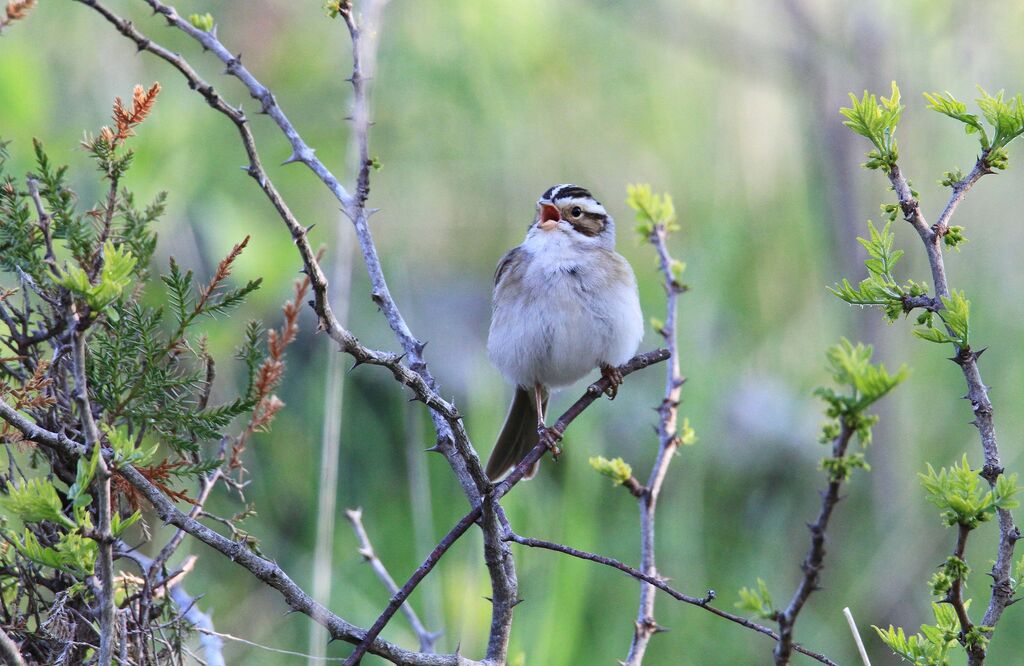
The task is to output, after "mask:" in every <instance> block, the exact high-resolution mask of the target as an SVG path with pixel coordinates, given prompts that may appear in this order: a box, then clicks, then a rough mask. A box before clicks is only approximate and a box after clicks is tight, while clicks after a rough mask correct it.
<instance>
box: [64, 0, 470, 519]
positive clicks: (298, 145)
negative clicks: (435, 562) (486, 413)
mask: <svg viewBox="0 0 1024 666" xmlns="http://www.w3.org/2000/svg"><path fill="white" fill-rule="evenodd" d="M77 1H78V2H83V3H85V4H88V5H90V6H96V5H97V3H96V2H95V0H77ZM145 1H146V3H147V4H149V6H150V7H152V8H153V11H155V12H157V13H159V14H162V15H163V16H164V17H165V18H166V19H167V22H168V24H169V25H172V26H174V27H176V28H178V29H179V30H181V31H183V32H185V33H186V34H188V35H189V36H190V37H192V38H193V39H195V40H196V41H197V42H199V43H200V44H201V45H202V46H203V48H204V49H206V50H209V51H211V52H212V53H213V54H214V55H215V56H216V57H217V58H218V59H220V61H221V62H222V63H224V65H225V66H226V73H227V74H229V75H231V76H234V77H235V78H237V79H238V80H239V81H241V82H242V84H243V85H245V87H246V88H247V89H248V91H249V94H250V95H251V96H252V97H253V98H255V99H257V100H259V102H260V104H261V112H263V113H266V114H267V115H269V116H270V117H271V119H273V120H274V122H275V123H276V124H277V126H278V128H279V129H280V130H281V132H282V133H283V134H284V135H285V137H286V138H287V139H288V141H289V143H291V146H292V154H291V156H289V157H288V159H287V160H285V164H288V163H292V162H301V163H302V164H305V165H306V166H307V167H308V168H309V169H310V170H311V171H313V173H315V174H316V176H317V177H318V178H319V179H320V181H321V182H323V184H324V185H325V186H326V187H327V188H328V189H329V190H330V191H331V193H332V194H333V195H334V197H335V198H336V199H337V200H338V202H339V203H340V204H341V208H342V211H343V212H344V213H345V214H346V215H347V216H348V217H349V219H351V220H352V224H353V226H354V228H355V231H356V237H357V239H358V241H359V247H360V249H361V251H362V254H363V261H364V264H365V265H366V269H367V272H368V274H369V277H370V286H371V297H372V299H373V301H374V303H376V304H377V306H378V307H379V308H380V309H381V312H382V313H383V314H384V317H385V319H387V321H388V325H389V326H390V327H391V330H392V331H393V332H394V334H395V336H396V337H397V338H398V340H399V342H400V344H401V346H402V350H403V351H404V356H405V357H406V358H407V359H408V364H409V368H410V369H411V371H412V372H411V373H410V374H412V375H413V376H414V377H415V378H416V379H415V380H413V379H412V378H411V377H408V376H406V377H405V379H406V381H403V382H402V383H405V384H406V385H410V384H408V383H407V382H408V381H416V382H417V383H418V384H419V383H422V386H421V387H419V388H420V390H417V389H416V388H413V387H412V386H411V385H410V388H413V390H414V392H415V393H416V399H417V400H421V401H423V402H425V403H426V404H427V406H428V407H430V408H431V418H432V419H433V421H434V426H435V429H436V430H437V435H438V447H439V449H438V450H439V451H440V452H441V453H443V454H444V455H445V457H446V458H447V459H448V462H449V464H450V465H451V466H452V468H453V470H454V471H455V473H456V475H457V476H458V477H459V480H460V482H461V483H462V485H463V490H464V491H465V492H466V495H467V497H468V498H469V500H470V502H471V503H476V502H478V501H479V499H480V494H481V492H482V490H483V489H484V488H486V487H487V485H488V480H487V476H486V474H484V471H483V467H482V466H481V465H480V459H479V457H478V456H477V454H476V452H475V451H474V450H473V448H472V445H471V444H470V442H469V436H468V435H467V434H466V430H465V427H464V426H463V424H462V421H461V417H460V416H459V414H458V412H457V411H456V410H455V408H454V406H452V405H450V404H448V403H447V402H445V401H444V400H442V399H441V398H440V396H438V395H437V393H436V390H437V382H436V381H435V380H434V377H433V375H431V373H430V371H429V369H428V368H427V364H426V361H425V360H424V358H423V349H424V347H425V345H424V344H423V343H422V342H420V341H419V340H418V339H417V338H416V337H415V336H414V335H413V333H412V331H411V330H410V329H409V326H408V324H407V323H406V321H405V318H404V317H403V316H402V314H401V312H400V311H399V309H398V306H397V305H396V303H395V301H394V298H393V297H392V296H391V291H390V290H389V289H388V285H387V281H386V280H385V278H384V272H383V269H382V268H381V263H380V258H379V257H378V255H377V248H376V246H375V245H374V242H373V236H372V234H371V233H370V227H369V224H368V222H369V211H368V210H367V209H366V208H365V206H364V205H363V202H362V201H360V198H359V196H353V195H351V194H350V193H349V192H348V190H346V189H345V187H344V186H342V185H341V183H340V182H339V181H338V179H337V178H336V177H335V176H334V174H333V173H331V171H330V170H329V169H328V168H327V167H326V166H325V165H324V164H323V162H321V161H320V160H319V159H318V158H317V157H316V155H315V152H314V150H313V149H312V148H310V147H309V146H308V145H307V144H306V143H305V141H303V139H302V137H301V135H300V134H299V133H298V131H297V130H296V129H295V127H294V126H293V125H292V124H291V121H289V120H288V118H287V116H286V115H285V114H284V111H283V110H282V109H281V107H280V106H279V105H278V103H277V100H276V99H275V98H274V95H273V94H272V93H271V91H270V90H269V89H268V88H267V87H266V86H264V85H263V84H262V83H260V82H259V80H258V79H256V77H255V76H253V75H252V73H250V72H249V70H247V69H246V68H245V66H244V65H242V61H241V58H239V57H237V56H235V55H233V54H232V53H231V52H230V51H229V50H228V49H227V48H226V47H225V46H224V45H223V44H222V43H221V42H220V41H219V40H218V39H217V36H216V34H215V32H214V31H211V32H205V31H203V30H199V29H198V28H196V27H194V26H193V25H192V24H191V23H189V22H188V21H186V20H185V19H183V18H182V17H181V16H180V15H179V14H178V13H177V11H176V10H175V9H174V8H173V7H171V6H169V5H166V4H164V3H162V2H159V1H158V0H145ZM347 20H348V19H347V18H346V22H347ZM122 32H123V31H122ZM353 48H355V49H358V46H354V47H353ZM179 59H180V57H179ZM356 64H357V65H358V61H357V63H356ZM179 69H180V68H179ZM356 81H359V82H360V85H361V86H362V85H364V84H363V77H362V73H361V72H360V71H358V70H356V69H354V70H353V82H356ZM362 99H363V101H364V102H365V99H366V98H365V89H363V97H362ZM357 129H360V128H359V127H357ZM361 129H362V131H363V135H362V136H357V139H356V140H357V141H358V142H360V145H362V144H363V143H365V142H366V141H367V138H366V132H367V131H368V129H369V122H368V121H367V122H366V124H365V125H364V126H362V128H361ZM360 152H361V153H362V152H363V151H362V148H360ZM367 154H368V153H367ZM251 157H252V155H250V158H251ZM368 167H369V165H368V164H366V163H364V164H363V165H362V167H361V173H362V169H365V168H368ZM364 176H365V178H367V179H368V177H369V176H368V171H367V172H366V173H365V174H364ZM264 177H265V174H264ZM366 192H367V193H368V192H369V185H368V181H367V185H366ZM279 212H280V208H279ZM289 226H290V225H289ZM300 229H301V227H300ZM306 231H307V230H306V229H302V236H303V237H305V232H306ZM292 235H293V237H294V236H295V235H296V234H295V231H294V230H293V234H292ZM296 241H297V242H298V239H296ZM300 251H301V248H300ZM302 255H303V256H302V258H303V263H305V265H306V268H307V270H311V269H312V266H311V261H310V260H311V259H315V258H314V257H312V255H311V254H310V255H307V253H305V252H302ZM312 263H315V261H314V262H312ZM315 272H316V273H319V277H320V278H321V279H322V280H323V288H324V289H326V279H324V278H323V272H322V271H321V270H320V269H319V266H318V265H317V266H316V270H315ZM313 283H314V293H315V292H316V287H317V281H316V280H314V281H313ZM321 303H322V299H320V298H318V300H317V305H316V308H317V314H318V315H319V316H320V318H321V325H322V326H323V327H324V328H325V330H327V331H328V333H329V334H330V335H331V337H332V338H335V335H336V333H335V329H337V328H341V326H340V324H338V322H337V320H336V319H335V318H334V315H333V314H332V313H331V312H330V310H329V308H326V307H324V306H322V305H321ZM346 333H347V331H346ZM348 337H351V334H348V336H347V337H346V340H345V342H342V341H341V340H338V341H339V344H342V348H343V349H345V351H348V350H347V349H346V348H345V347H346V345H348V344H351V343H353V342H355V343H358V341H356V340H355V338H354V337H351V340H349V339H347V338H348ZM335 339H337V338H335ZM400 359H401V357H399V356H397V355H394V356H392V357H391V358H390V360H391V361H392V362H393V364H394V365H395V366H397V367H398V368H401V369H402V370H404V371H405V372H404V373H403V375H404V374H405V373H409V370H408V369H406V368H405V366H402V365H401V364H400V363H399V360H400ZM356 360H357V361H360V362H367V361H361V360H360V359H359V358H358V357H356ZM389 367H391V369H392V372H396V371H397V369H396V368H395V367H392V366H390V365H389ZM396 378H398V376H397V375H396ZM399 381H402V380H401V379H399ZM453 445H454V450H453Z"/></svg>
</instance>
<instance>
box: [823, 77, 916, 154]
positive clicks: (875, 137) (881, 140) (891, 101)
mask: <svg viewBox="0 0 1024 666" xmlns="http://www.w3.org/2000/svg"><path fill="white" fill-rule="evenodd" d="M850 101H851V102H852V106H850V107H848V108H847V107H844V108H841V109H839V113H841V114H842V115H844V116H845V117H846V118H847V120H845V121H844V122H843V124H844V125H846V126H847V127H849V128H850V129H851V130H853V131H854V132H855V133H857V134H859V135H861V136H863V137H865V138H866V139H868V140H869V141H871V143H872V144H873V145H874V147H875V148H874V150H872V151H870V152H869V153H868V161H867V162H866V163H865V164H864V166H865V167H867V168H869V169H882V170H884V171H886V172H888V171H890V170H892V167H893V166H895V164H896V160H897V159H898V157H899V151H898V148H897V145H896V139H895V134H896V126H897V125H898V124H899V122H900V116H901V115H902V114H903V109H904V107H903V105H902V104H900V89H899V87H897V85H896V82H895V81H893V82H892V93H891V94H890V96H889V98H888V99H887V98H885V97H880V98H876V97H875V96H874V95H870V94H868V91H867V90H865V91H864V96H863V97H862V98H861V99H857V97H856V96H855V95H854V94H853V93H850Z"/></svg>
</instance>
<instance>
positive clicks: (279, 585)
mask: <svg viewBox="0 0 1024 666" xmlns="http://www.w3.org/2000/svg"><path fill="white" fill-rule="evenodd" d="M0 418H2V419H3V420H4V421H7V422H8V423H10V424H11V425H12V426H14V427H15V428H17V429H18V431H20V432H21V433H22V435H24V436H25V439H28V440H31V441H33V442H36V443H38V444H42V445H43V446H46V447H49V448H51V449H53V450H55V451H57V452H59V453H61V454H63V455H64V456H67V457H68V458H69V459H72V460H74V459H77V458H80V457H82V456H84V455H86V453H87V449H86V447H85V446H84V445H83V444H81V443H79V442H76V441H74V440H72V439H70V438H69V437H68V436H67V435H64V434H62V433H57V432H52V431H49V430H46V429H45V428H42V427H40V426H39V425H37V424H36V423H33V422H32V420H31V419H29V418H27V417H25V416H22V415H21V414H19V413H18V411H17V410H15V409H14V408H13V407H11V405H9V404H8V403H7V402H6V401H3V400H0ZM105 455H108V454H105ZM116 473H117V474H118V475H119V476H121V477H123V478H124V479H125V480H126V481H128V482H129V483H130V484H132V486H134V487H135V488H137V489H138V490H139V492H140V493H141V494H142V496H143V497H145V498H146V500H147V501H148V502H149V503H150V504H151V505H152V506H153V508H154V509H155V510H156V513H157V515H158V516H159V517H160V519H161V520H162V521H164V523H166V524H169V525H173V526H175V527H178V528H181V529H183V530H184V531H186V532H188V533H189V534H191V535H192V536H194V537H195V538H197V539H199V540H200V541H202V542H203V543H205V544H206V545H208V546H210V547H211V548H213V549H214V550H216V551H218V552H220V553H221V554H223V555H225V556H227V557H228V558H229V559H231V560H232V561H233V562H236V563H237V564H239V565H240V566H242V567H243V568H245V569H246V570H247V571H249V573H251V574H252V575H253V576H255V577H256V578H257V579H259V580H261V581H262V582H264V583H266V584H267V585H268V586H270V587H272V588H274V589H275V590H277V591H278V592H280V593H281V595H282V596H283V597H284V600H285V602H286V603H287V604H288V606H289V607H290V608H291V609H292V610H295V611H298V612H300V613H303V614H305V615H308V616H309V617H311V618H312V619H313V620H314V621H316V622H319V623H320V624H322V625H323V626H324V627H326V628H327V630H328V631H329V632H330V634H331V636H332V637H333V638H335V639H337V640H344V641H348V642H351V643H355V642H359V641H361V640H362V639H363V637H364V636H365V635H366V632H365V631H364V630H362V629H360V628H359V627H357V626H355V625H353V624H351V623H349V622H348V621H346V620H344V619H343V618H341V617H339V616H337V615H335V614H334V613H332V612H331V611H329V610H328V609H327V608H325V607H324V606H322V605H321V604H319V603H317V602H316V601H314V600H313V599H312V598H311V597H310V596H309V595H308V594H306V592H305V591H304V590H302V588H300V587H299V586H298V585H296V584H295V582H294V581H293V580H292V579H291V578H290V577H289V576H288V574H287V573H285V571H284V570H283V569H281V568H280V567H279V566H278V565H277V564H276V563H275V562H273V561H271V560H268V559H266V558H264V557H261V556H259V555H257V554H256V553H255V552H253V551H252V550H251V549H250V548H248V546H247V545H246V544H245V543H244V542H240V541H232V540H231V539H228V538H227V537H225V536H223V535H221V534H219V533H218V532H216V531H214V530H212V529H210V528H209V527H207V526H206V525H203V524H202V523H200V522H199V521H198V520H196V519H194V518H191V517H190V516H188V515H187V514H185V513H182V512H181V511H180V510H179V509H178V508H177V507H175V506H174V503H173V502H172V501H171V500H170V499H168V498H167V496H166V495H164V494H163V493H162V492H161V491H160V489H159V488H157V487H156V486H155V485H153V484H152V483H151V482H150V481H149V479H147V478H146V477H145V476H144V475H143V474H142V473H140V472H139V471H138V470H136V469H135V468H134V467H132V466H131V465H124V466H122V467H119V468H118V469H117V471H116ZM370 651H371V652H372V653H373V654H376V655H379V656H381V657H384V658H385V659H388V660H389V661H392V662H394V663H396V664H406V665H409V666H481V665H480V662H475V661H472V660H469V659H466V658H464V657H462V656H460V655H453V654H448V655H426V654H422V653H419V652H412V651H409V650H405V649H402V648H400V647H398V646H396V645H394V644H392V643H389V642H387V641H385V640H382V639H376V640H374V641H373V645H372V646H371V648H370Z"/></svg>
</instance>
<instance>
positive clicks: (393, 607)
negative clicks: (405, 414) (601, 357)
mask: <svg viewBox="0 0 1024 666" xmlns="http://www.w3.org/2000/svg"><path fill="white" fill-rule="evenodd" d="M668 357H669V351H668V350H667V349H655V350H654V351H649V352H647V353H645V354H638V355H636V356H634V357H633V358H631V359H630V360H629V361H627V362H626V363H625V364H624V365H622V366H620V367H619V372H621V373H622V376H623V377H625V376H627V375H630V374H632V373H634V372H636V371H637V370H641V369H643V368H646V367H647V366H649V365H651V364H652V363H660V362H661V361H664V360H666V359H668ZM609 385H610V383H609V381H608V379H607V378H604V377H602V378H601V379H599V380H598V381H596V382H594V383H593V384H591V385H590V386H588V387H587V390H586V391H585V392H584V393H583V395H582V396H581V397H580V398H579V399H578V400H577V401H576V402H575V403H573V404H572V406H571V407H569V409H567V410H566V411H565V412H564V413H563V414H562V415H561V416H560V417H558V420H557V421H555V425H554V426H553V427H554V428H556V429H557V431H558V432H560V433H564V432H565V429H566V428H567V427H569V424H570V423H572V422H573V421H574V420H575V419H576V417H577V416H579V415H580V414H581V413H582V412H583V410H585V409H586V408H587V407H589V406H590V405H591V404H592V403H593V402H594V401H595V400H597V398H598V397H599V396H600V395H601V394H602V393H604V391H605V389H607V388H608V386H609ZM547 452H548V447H547V446H546V445H545V444H543V443H540V444H537V445H536V446H535V447H533V449H531V450H530V452H529V453H527V454H526V456H525V457H524V458H523V459H522V460H521V461H520V462H519V464H518V465H517V466H516V467H515V469H513V470H512V471H511V472H510V473H509V475H508V476H506V477H505V478H504V480H502V481H501V483H499V484H497V485H496V486H494V487H493V488H492V489H491V490H490V492H489V493H488V494H487V495H486V497H485V500H484V501H485V502H488V501H490V502H494V503H497V501H498V500H500V499H501V498H502V497H504V496H505V494H506V493H508V491H509V490H511V489H512V487H513V486H515V485H516V484H517V483H519V482H520V481H521V480H522V478H523V475H525V474H526V471H527V470H529V469H530V468H531V467H532V466H533V464H534V463H535V462H537V461H538V460H540V459H541V458H543V457H544V455H545V454H546V453H547ZM483 507H484V502H481V503H480V504H477V505H476V506H475V507H474V508H473V510H472V511H470V512H469V513H467V514H466V515H465V516H463V517H462V519H461V520H460V521H459V522H458V523H456V525H455V527H453V528H452V529H451V530H449V531H448V534H446V535H445V536H444V538H443V539H441V541H440V542H439V543H438V544H437V546H435V547H434V550H432V551H431V552H430V554H429V555H428V556H427V558H426V559H425V560H424V561H423V564H421V565H420V566H419V567H418V568H417V569H416V571H414V572H413V574H412V576H410V577H409V580H407V581H406V582H405V584H404V585H402V589H400V590H399V591H398V593H397V594H395V595H393V596H392V597H391V601H390V602H388V605H387V608H385V609H384V611H383V612H382V613H381V614H380V617H378V618H377V620H376V622H374V623H373V626H372V627H370V630H369V631H368V632H367V633H366V638H365V639H364V641H363V642H362V643H360V644H359V645H358V646H356V649H355V650H354V651H353V652H352V654H351V655H349V658H348V659H347V660H346V661H345V664H346V666H355V665H356V664H358V663H359V660H360V659H361V658H362V656H363V654H365V652H366V649H367V646H368V644H369V643H370V641H372V640H374V639H375V638H376V637H377V636H378V635H379V634H380V632H381V631H382V630H383V629H384V627H385V626H387V623H388V622H389V621H390V620H391V618H392V617H394V615H395V612H396V611H397V610H398V608H399V607H400V606H401V605H402V604H403V603H405V600H406V599H408V598H409V595H410V594H412V592H413V590H415V589H416V586H417V585H419V583H420V581H421V580H423V578H424V577H426V575H427V574H428V573H430V571H431V569H433V568H434V567H435V566H436V565H437V563H438V562H439V561H440V559H441V556H442V555H444V553H445V552H446V551H447V550H448V549H449V548H451V546H452V545H453V544H454V543H455V542H456V541H458V539H459V538H460V537H461V536H462V535H463V534H465V533H466V531H467V530H468V529H469V527H470V525H472V524H473V523H475V522H476V521H477V520H479V519H480V518H481V516H482V515H483ZM513 606H514V604H513ZM509 610H511V609H509ZM492 620H493V618H492ZM492 638H493V634H492Z"/></svg>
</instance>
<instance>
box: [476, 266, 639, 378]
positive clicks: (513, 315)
mask: <svg viewBox="0 0 1024 666" xmlns="http://www.w3.org/2000/svg"><path fill="white" fill-rule="evenodd" d="M615 259H616V260H617V261H620V262H622V264H623V265H624V266H625V273H622V272H621V271H620V273H619V275H623V274H625V275H627V276H628V280H621V279H620V280H617V281H615V282H614V283H611V284H609V282H608V280H607V279H606V278H605V279H602V278H604V276H605V275H606V274H607V271H602V270H600V269H601V268H602V267H600V266H597V267H595V266H594V264H593V263H590V264H589V265H588V263H587V262H582V263H580V264H574V263H573V262H561V263H554V264H552V263H550V262H544V263H547V264H548V265H547V266H542V265H540V264H541V263H542V262H539V261H531V262H530V263H529V265H528V268H527V269H526V270H525V272H524V275H523V276H522V279H521V280H518V281H509V282H510V285H509V286H508V287H507V288H505V289H502V288H501V286H499V289H498V290H497V291H496V293H495V303H494V311H493V315H492V318H491V330H490V335H489V337H488V342H487V349H488V353H489V355H490V357H491V360H492V361H493V362H494V365H495V366H496V367H497V368H498V369H499V370H501V372H502V373H503V374H504V375H505V376H506V378H507V379H508V380H509V381H510V382H513V383H515V384H518V385H520V386H524V387H532V386H533V385H534V384H535V383H540V384H543V385H544V386H548V387H550V388H558V387H561V386H567V385H569V384H572V383H573V382H576V381H578V380H579V379H581V378H582V377H584V376H585V375H586V374H587V373H589V372H591V371H592V370H594V369H595V368H597V367H599V366H601V365H621V364H622V363H624V362H626V361H627V360H629V358H630V357H632V355H633V354H634V353H635V351H636V348H637V346H638V345H639V343H640V338H641V337H643V317H642V315H641V313H640V303H639V299H638V296H637V291H636V282H635V279H634V278H633V274H632V271H631V270H630V269H629V266H628V264H626V262H625V260H624V259H622V258H621V257H618V256H617V255H616V256H615Z"/></svg>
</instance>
